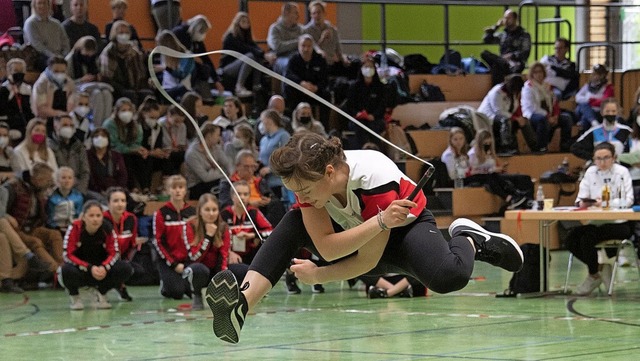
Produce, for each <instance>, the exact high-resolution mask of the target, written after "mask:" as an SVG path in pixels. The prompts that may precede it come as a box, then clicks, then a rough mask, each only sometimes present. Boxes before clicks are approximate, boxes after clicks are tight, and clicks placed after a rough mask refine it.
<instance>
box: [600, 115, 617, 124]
mask: <svg viewBox="0 0 640 361" xmlns="http://www.w3.org/2000/svg"><path fill="white" fill-rule="evenodd" d="M603 118H604V120H605V121H606V122H607V123H609V124H613V123H615V122H616V116H615V115H605V116H603Z"/></svg>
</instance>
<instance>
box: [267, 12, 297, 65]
mask: <svg viewBox="0 0 640 361" xmlns="http://www.w3.org/2000/svg"><path fill="white" fill-rule="evenodd" d="M299 17H300V12H299V10H298V4H296V3H294V2H287V3H285V4H283V5H282V13H281V15H280V17H279V18H278V20H277V21H276V22H275V23H273V24H271V26H269V33H268V34H267V44H268V45H269V49H271V50H272V51H273V52H275V54H276V57H277V58H276V60H275V64H273V71H275V72H276V73H278V74H283V75H284V73H285V71H286V69H287V64H288V62H289V58H290V57H291V56H292V55H293V54H295V53H296V50H297V49H298V37H299V36H300V35H302V25H300V24H298V19H299Z"/></svg>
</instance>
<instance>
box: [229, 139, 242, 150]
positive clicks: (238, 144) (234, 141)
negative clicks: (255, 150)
mask: <svg viewBox="0 0 640 361" xmlns="http://www.w3.org/2000/svg"><path fill="white" fill-rule="evenodd" d="M231 145H233V147H234V148H242V147H244V142H243V141H242V139H240V138H238V137H233V139H231Z"/></svg>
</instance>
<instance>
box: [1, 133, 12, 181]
mask: <svg viewBox="0 0 640 361" xmlns="http://www.w3.org/2000/svg"><path fill="white" fill-rule="evenodd" d="M11 158H13V147H11V145H10V140H9V124H7V123H6V122H3V121H0V183H3V182H4V177H5V176H6V174H7V173H11ZM2 173H5V175H2Z"/></svg>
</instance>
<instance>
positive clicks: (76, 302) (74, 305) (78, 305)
mask: <svg viewBox="0 0 640 361" xmlns="http://www.w3.org/2000/svg"><path fill="white" fill-rule="evenodd" d="M69 297H70V298H71V304H70V305H69V308H70V309H72V310H74V311H80V310H84V305H83V304H82V299H80V295H75V296H69Z"/></svg>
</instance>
